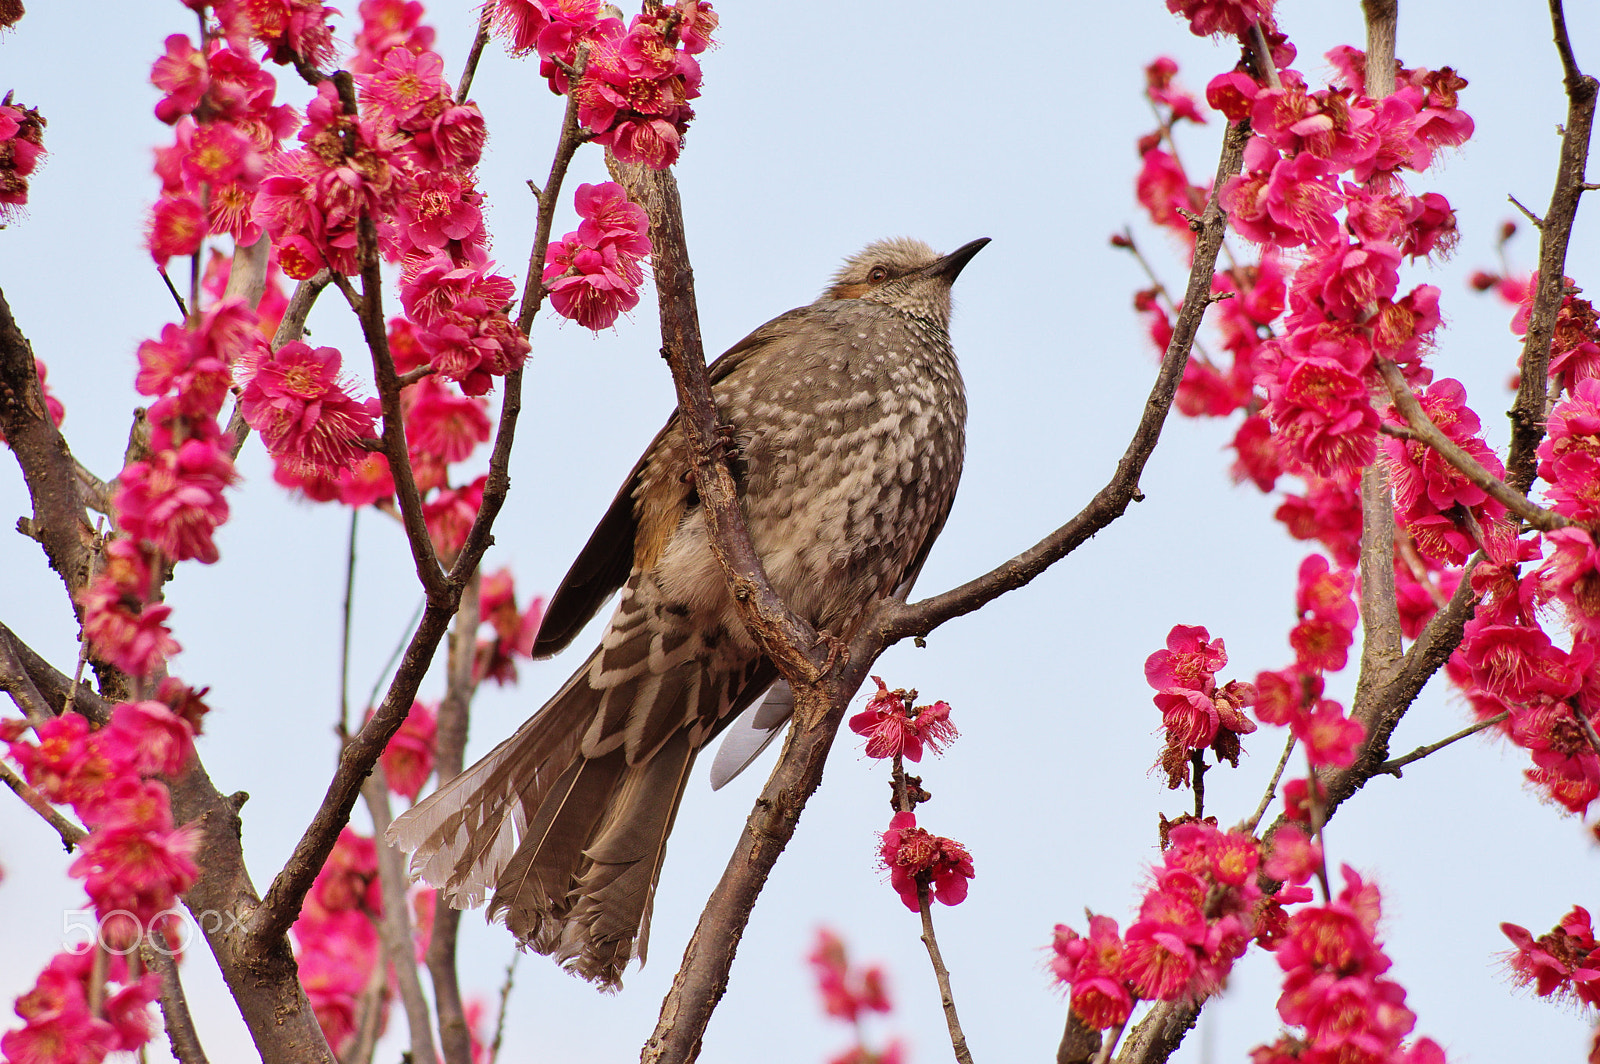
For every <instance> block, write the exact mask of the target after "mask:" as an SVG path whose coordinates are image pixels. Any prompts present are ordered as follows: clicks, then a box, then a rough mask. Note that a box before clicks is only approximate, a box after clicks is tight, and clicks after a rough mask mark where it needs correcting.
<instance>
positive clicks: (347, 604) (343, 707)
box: [339, 506, 361, 745]
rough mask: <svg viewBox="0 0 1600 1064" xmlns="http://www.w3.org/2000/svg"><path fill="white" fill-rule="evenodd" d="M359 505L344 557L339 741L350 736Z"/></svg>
mask: <svg viewBox="0 0 1600 1064" xmlns="http://www.w3.org/2000/svg"><path fill="white" fill-rule="evenodd" d="M360 513H361V508H360V507H359V506H352V507H350V545H349V548H348V549H347V550H346V551H345V559H344V605H343V608H342V610H341V611H340V617H341V620H342V622H343V623H342V624H341V625H340V629H339V743H340V745H343V744H344V741H345V740H346V739H348V738H349V737H350V619H351V616H352V615H353V613H354V610H353V608H352V607H353V604H354V602H355V593H356V517H357V515H359V514H360Z"/></svg>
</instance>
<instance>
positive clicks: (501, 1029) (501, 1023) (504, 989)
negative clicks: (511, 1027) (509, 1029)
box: [489, 950, 522, 1064]
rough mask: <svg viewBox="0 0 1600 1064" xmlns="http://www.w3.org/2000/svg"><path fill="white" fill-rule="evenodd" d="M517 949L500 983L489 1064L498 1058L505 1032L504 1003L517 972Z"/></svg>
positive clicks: (519, 954) (509, 997) (508, 1000)
mask: <svg viewBox="0 0 1600 1064" xmlns="http://www.w3.org/2000/svg"><path fill="white" fill-rule="evenodd" d="M521 957H522V952H521V951H520V950H519V951H517V952H514V953H512V954H511V960H510V961H509V962H508V963H507V964H506V977H505V981H504V982H502V983H501V984H500V1010H499V1011H498V1012H497V1013H496V1014H495V1019H494V1041H492V1042H490V1043H489V1064H495V1062H496V1061H498V1060H499V1059H500V1041H501V1039H502V1037H503V1036H504V1035H505V1033H506V1005H507V1004H509V1003H510V1001H511V980H512V977H513V976H514V975H516V972H517V961H518V960H519V959H521Z"/></svg>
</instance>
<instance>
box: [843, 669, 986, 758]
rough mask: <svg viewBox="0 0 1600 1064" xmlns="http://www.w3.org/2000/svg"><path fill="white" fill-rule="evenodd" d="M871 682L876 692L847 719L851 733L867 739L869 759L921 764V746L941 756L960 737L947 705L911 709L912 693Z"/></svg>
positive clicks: (935, 704)
mask: <svg viewBox="0 0 1600 1064" xmlns="http://www.w3.org/2000/svg"><path fill="white" fill-rule="evenodd" d="M872 682H873V683H875V684H877V685H878V690H877V693H876V694H874V695H873V696H872V697H871V698H869V699H868V700H867V705H866V708H865V709H863V710H862V711H861V712H860V713H857V714H856V715H855V716H853V717H851V718H850V730H851V731H853V732H855V733H856V734H857V735H860V736H862V737H863V738H865V739H866V740H867V747H866V754H867V756H868V757H875V758H889V757H901V758H904V759H905V760H907V761H921V760H922V751H923V747H924V746H926V747H927V748H928V749H929V750H931V751H933V752H934V753H936V754H938V753H943V752H944V748H945V747H947V746H949V745H950V744H951V743H952V742H954V741H955V740H956V738H957V737H958V736H959V735H960V733H959V732H957V731H956V726H955V725H954V724H952V723H950V704H949V703H948V702H935V703H934V704H933V705H931V706H917V707H915V708H913V707H912V706H910V705H909V703H912V702H915V701H916V700H917V693H916V692H915V691H906V690H904V689H901V688H896V689H895V690H893V691H891V690H889V687H888V685H887V684H885V683H884V682H883V680H882V679H880V678H879V677H877V676H874V677H873V678H872Z"/></svg>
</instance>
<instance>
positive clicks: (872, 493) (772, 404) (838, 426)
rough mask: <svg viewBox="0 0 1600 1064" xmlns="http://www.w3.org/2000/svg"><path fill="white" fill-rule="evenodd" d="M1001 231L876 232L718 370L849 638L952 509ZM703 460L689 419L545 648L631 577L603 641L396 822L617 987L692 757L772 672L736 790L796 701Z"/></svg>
mask: <svg viewBox="0 0 1600 1064" xmlns="http://www.w3.org/2000/svg"><path fill="white" fill-rule="evenodd" d="M988 242H989V241H988V239H987V238H985V239H981V240H974V241H972V242H971V243H970V244H966V245H965V246H963V247H961V248H960V249H958V250H956V251H954V252H952V253H951V254H949V255H945V256H943V257H940V256H939V255H937V254H936V253H935V252H934V251H933V250H932V249H931V248H929V247H928V246H927V245H926V244H923V243H922V242H920V241H916V240H906V239H898V240H884V241H879V242H878V243H875V244H871V245H869V246H868V247H867V248H866V249H865V250H863V251H862V252H861V253H860V254H858V255H855V256H853V257H852V258H850V259H849V260H848V261H847V262H846V263H845V264H844V266H843V267H842V268H841V269H840V270H839V271H838V273H837V274H835V275H834V278H833V282H832V284H830V285H829V287H828V289H827V290H826V291H825V292H823V294H822V296H821V297H820V298H819V299H818V300H817V301H816V302H814V303H812V304H810V305H809V306H804V307H800V308H798V309H796V310H791V311H789V312H788V313H787V314H783V315H780V316H779V317H777V318H774V319H773V320H771V321H769V322H768V323H767V324H765V325H763V326H761V328H759V329H757V330H756V331H755V332H753V333H751V334H750V335H749V336H747V337H745V338H744V339H743V340H741V341H739V343H737V344H735V345H734V346H733V347H732V349H730V350H729V351H728V352H727V353H726V354H724V355H723V356H722V357H721V358H719V359H717V361H716V362H714V363H713V364H712V365H711V367H710V376H711V384H712V394H713V397H714V398H715V400H716V405H717V410H718V414H719V417H720V420H721V421H722V422H723V423H725V424H726V425H728V426H731V429H732V449H731V455H730V460H731V466H732V469H733V473H734V477H735V479H736V481H737V483H738V486H739V493H740V498H741V500H742V505H743V507H744V513H745V521H746V523H747V525H748V527H749V530H750V539H751V543H752V544H753V546H754V547H755V550H756V553H757V554H758V555H759V556H760V557H761V560H762V563H763V564H764V566H765V567H766V571H767V576H768V578H769V579H770V580H771V583H772V586H773V588H774V589H775V590H776V591H777V592H778V594H779V595H780V596H782V598H783V600H784V601H785V602H786V603H787V604H788V605H789V607H790V608H791V609H793V610H794V611H795V612H796V613H797V614H799V615H800V616H802V617H804V618H805V619H806V620H807V621H809V622H810V623H811V624H812V625H813V626H815V627H816V628H817V629H818V630H819V631H822V632H826V633H828V634H829V635H831V636H833V637H834V638H836V639H840V640H848V639H849V638H850V637H851V636H852V635H853V634H854V633H855V630H856V627H857V625H859V624H860V622H861V620H862V618H863V617H864V616H865V614H866V611H867V608H868V607H869V606H870V605H871V604H872V602H873V601H874V600H876V599H878V598H881V597H883V596H887V595H893V594H897V593H898V594H901V595H904V594H905V593H906V591H908V590H909V588H910V585H911V582H912V581H913V580H915V579H916V576H917V573H918V571H919V570H920V569H921V568H922V564H923V562H924V560H926V558H927V556H928V550H929V548H930V547H932V545H933V541H934V539H935V537H937V536H938V534H939V530H940V529H941V528H943V527H944V522H945V517H946V516H947V515H948V514H949V512H950V504H951V501H952V500H953V499H954V498H955V493H956V484H957V482H958V481H959V480H960V478H961V463H962V457H963V453H964V451H965V446H966V417H967V401H966V392H965V389H964V388H963V386H962V383H961V374H960V372H959V370H958V369H957V367H956V358H955V352H954V351H953V350H952V349H951V347H950V336H949V332H948V326H949V322H950V286H951V284H952V283H953V282H954V281H955V279H956V276H957V275H958V274H959V273H960V272H961V269H962V267H964V266H965V265H966V264H967V262H968V261H969V260H970V259H971V258H972V256H974V255H976V254H977V253H978V251H979V250H980V249H982V247H983V246H984V245H985V244H987V243H988ZM690 467H691V463H690V459H689V452H688V447H687V444H686V443H685V441H684V438H683V433H682V429H681V428H680V426H679V424H678V416H677V414H676V413H674V414H673V416H672V417H671V418H670V419H668V421H667V425H666V427H665V428H663V429H662V430H661V432H660V433H658V434H657V436H656V438H655V440H654V442H652V443H651V444H650V447H649V448H648V449H647V450H646V451H645V453H644V457H643V458H641V459H639V463H638V464H637V465H636V466H634V468H633V472H632V473H630V474H629V475H628V479H627V480H626V481H625V482H624V483H623V485H622V489H621V490H620V491H619V492H617V497H616V500H615V501H614V502H612V504H611V508H610V510H608V511H607V512H606V515H605V517H604V518H602V519H601V521H600V525H599V527H598V528H596V529H595V531H594V534H593V535H592V536H590V537H589V542H588V544H587V545H586V546H585V547H584V548H583V552H582V553H581V554H580V555H579V556H578V560H577V561H576V562H574V563H573V566H572V569H571V571H570V572H568V573H567V576H566V579H564V580H563V581H562V582H561V587H560V588H559V589H558V590H557V591H556V593H555V595H554V596H553V597H552V599H551V601H550V606H549V608H548V610H547V611H546V612H545V616H544V623H543V626H542V627H541V628H540V630H539V636H538V642H537V644H536V646H535V647H534V656H535V657H543V656H547V655H550V654H554V653H555V652H556V651H558V650H561V649H562V648H563V647H565V646H566V645H567V644H568V643H570V642H571V641H572V639H573V637H574V636H576V635H577V634H578V631H579V630H580V629H581V628H582V627H583V626H584V625H585V624H586V623H588V621H589V620H590V618H592V617H593V616H594V615H595V613H596V612H597V611H598V610H599V609H600V607H601V606H602V605H604V604H605V602H606V600H607V599H609V598H610V597H611V595H612V594H613V593H614V592H616V591H617V589H618V588H619V587H620V588H621V589H622V595H621V598H620V600H619V602H618V604H617V608H616V613H615V614H614V615H613V616H612V618H611V624H610V626H609V627H608V628H607V629H606V632H605V635H604V636H602V637H601V640H600V646H599V647H598V648H596V649H595V651H594V653H592V654H590V655H589V658H588V660H587V661H585V662H584V663H583V666H582V667H581V668H579V669H578V671H577V672H576V673H575V674H574V675H573V676H572V678H571V679H570V680H568V681H567V682H566V684H565V685H564V686H563V687H562V688H561V690H560V691H558V692H556V695H555V697H554V698H552V699H551V700H550V701H549V702H548V703H547V704H546V705H545V706H544V708H543V709H541V710H540V711H539V712H537V713H535V714H534V715H533V716H532V717H530V718H529V719H528V721H527V722H526V723H524V724H523V725H522V727H520V728H518V729H517V731H516V734H514V735H512V736H511V738H509V739H507V740H506V741H505V742H503V743H501V744H500V745H499V746H497V747H496V748H495V749H494V750H493V751H492V752H491V753H490V754H489V755H488V756H487V757H485V758H484V759H483V760H481V761H479V762H478V763H477V764H476V765H473V766H472V767H471V768H469V769H467V770H466V771H465V772H463V773H462V774H461V775H459V776H457V777H456V778H455V779H453V780H451V781H450V782H448V783H446V784H444V785H443V786H441V787H440V788H439V789H438V790H437V791H436V792H434V793H433V794H432V795H431V796H429V797H428V798H427V799H426V800H425V801H423V802H421V803H419V804H418V805H417V806H415V807H414V808H413V809H411V810H410V811H408V812H407V813H405V814H404V815H402V816H401V817H399V818H398V819H396V820H395V822H394V824H393V826H391V827H390V829H389V834H388V838H389V840H390V841H391V842H392V843H394V844H395V845H397V846H399V847H400V848H401V849H403V850H408V851H412V852H413V854H414V856H413V857H412V859H411V872H412V875H413V876H414V877H416V878H419V879H422V880H425V881H426V882H428V883H430V884H432V885H434V886H435V887H439V888H441V889H443V890H444V891H445V894H446V896H447V897H448V899H449V901H450V903H451V904H452V905H454V906H456V907H457V908H468V907H471V906H476V905H478V904H480V903H481V902H482V901H483V900H484V898H485V896H486V895H489V894H490V892H491V891H492V892H493V893H492V896H491V897H490V903H489V918H490V919H491V920H492V919H496V918H503V919H504V920H505V923H506V926H507V927H508V928H509V929H510V930H511V931H512V933H513V934H515V935H516V936H517V940H518V942H519V943H520V944H522V945H525V946H526V945H531V946H532V947H533V948H534V949H535V950H537V951H538V952H540V953H547V954H550V955H551V956H553V957H554V958H555V959H556V960H557V961H559V962H561V963H562V964H564V965H565V966H566V967H567V968H568V969H569V970H570V971H573V972H575V973H577V974H578V975H581V976H583V977H584V978H586V979H590V980H594V981H595V982H598V983H600V984H602V985H603V986H605V987H606V988H616V987H618V986H620V985H621V974H622V969H623V968H624V967H625V966H626V964H627V962H628V961H629V960H630V959H631V958H632V957H634V956H637V957H639V959H640V960H641V961H643V959H644V956H645V947H646V942H647V939H648V934H649V923H650V909H651V902H652V900H653V897H654V894H655V886H656V880H657V879H658V877H659V876H660V874H661V860H662V856H663V854H664V852H665V849H666V842H667V834H668V832H670V831H671V830H672V822H673V818H674V817H675V816H676V815H677V811H678V803H679V801H680V800H681V799H682V797H683V791H684V786H685V784H686V783H687V781H688V777H689V769H690V766H691V765H692V764H693V763H694V758H695V754H696V753H697V752H698V751H699V750H700V748H701V747H702V746H704V745H705V744H706V743H707V742H708V741H709V740H710V739H711V738H712V737H713V736H714V735H716V734H717V733H718V732H719V731H721V730H722V729H723V728H724V727H725V726H727V725H728V724H730V723H731V722H732V721H733V719H734V718H735V717H736V716H738V715H739V714H740V713H742V712H743V711H744V710H745V709H746V708H747V707H749V706H750V705H752V704H753V703H754V702H755V701H756V699H757V698H758V697H760V695H761V694H762V692H764V691H767V690H768V689H769V688H773V694H772V695H770V696H769V697H768V699H767V701H766V702H765V703H764V704H763V705H762V706H761V707H759V709H758V710H757V711H756V712H754V713H752V714H751V717H752V718H753V720H752V722H751V723H749V724H744V725H742V726H741V727H740V728H737V729H734V731H733V732H731V733H730V743H725V744H724V749H723V751H722V754H721V756H719V758H718V762H717V765H716V766H715V769H714V777H715V779H714V783H715V785H717V786H720V785H721V783H723V782H725V781H726V780H727V779H728V778H730V777H731V776H732V775H733V774H735V773H737V772H738V771H739V770H740V769H742V768H743V767H744V766H745V765H746V764H748V763H749V761H750V760H751V759H753V758H754V757H755V755H756V754H757V753H759V752H760V749H761V747H762V746H764V745H765V743H766V741H767V740H768V739H770V738H771V737H772V736H774V735H776V734H777V731H778V729H779V728H780V727H781V726H782V724H783V723H784V721H785V720H786V719H787V717H788V715H789V709H790V701H789V700H788V699H786V698H785V697H784V695H785V693H786V688H784V687H783V685H782V684H778V685H777V687H774V682H775V681H776V680H777V679H778V675H777V670H776V669H775V668H774V666H773V665H772V662H771V661H770V660H768V659H767V658H766V657H765V656H764V655H762V654H761V652H760V651H759V650H758V649H757V648H756V645H755V643H754V642H753V641H752V640H751V639H750V637H749V635H748V633H747V632H746V630H745V628H744V626H743V624H742V623H741V622H740V620H739V615H738V612H737V611H736V610H735V609H734V606H733V602H732V599H731V598H730V596H729V594H728V589H727V583H726V580H725V578H724V576H723V573H722V570H721V568H720V567H719V566H718V564H717V561H716V558H715V557H714V556H713V555H712V552H711V548H710V546H709V540H708V533H707V530H706V524H705V518H704V516H703V514H702V513H701V509H700V505H699V497H698V495H697V493H696V491H695V488H694V483H693V480H692V478H689V477H687V476H686V473H687V471H688V470H689V469H690Z"/></svg>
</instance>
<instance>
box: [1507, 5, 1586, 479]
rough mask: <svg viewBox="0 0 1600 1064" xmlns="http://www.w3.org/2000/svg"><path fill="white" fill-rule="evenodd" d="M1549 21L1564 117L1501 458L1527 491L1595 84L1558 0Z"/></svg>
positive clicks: (1538, 436) (1544, 410)
mask: <svg viewBox="0 0 1600 1064" xmlns="http://www.w3.org/2000/svg"><path fill="white" fill-rule="evenodd" d="M1550 22H1551V25H1552V27H1553V29H1554V33H1555V42H1556V52H1557V53H1558V54H1559V55H1560V57H1561V67H1562V72H1563V78H1562V80H1563V82H1564V83H1565V85H1566V90H1567V120H1566V123H1565V125H1564V126H1563V129H1562V134H1561V154H1560V157H1559V161H1558V162H1557V163H1556V183H1555V189H1554V190H1553V191H1552V192H1551V193H1550V207H1549V209H1548V210H1546V211H1545V215H1544V219H1543V221H1541V222H1540V223H1539V226H1538V229H1539V286H1538V289H1537V290H1536V291H1535V292H1534V297H1533V308H1532V311H1531V312H1530V313H1529V315H1528V331H1527V332H1526V333H1525V334H1524V336H1523V341H1522V380H1521V383H1520V384H1519V385H1518V387H1517V398H1516V402H1515V403H1514V404H1513V405H1512V407H1511V410H1510V412H1509V414H1508V416H1509V417H1510V418H1511V454H1510V457H1509V458H1508V459H1507V461H1506V471H1507V475H1506V479H1507V480H1508V481H1509V482H1510V484H1511V486H1512V487H1513V488H1514V489H1516V490H1517V491H1518V492H1521V493H1522V494H1524V495H1526V494H1527V492H1528V489H1529V488H1530V487H1532V486H1533V478H1534V476H1535V473H1536V472H1537V461H1536V458H1537V456H1536V455H1535V453H1534V452H1535V451H1536V450H1537V448H1538V446H1539V441H1540V440H1542V439H1543V438H1544V432H1545V418H1546V414H1547V413H1548V407H1547V398H1546V396H1547V393H1546V387H1547V383H1548V376H1549V367H1550V343H1551V340H1552V339H1553V338H1554V336H1555V327H1556V315H1557V314H1558V313H1559V312H1560V310H1561V302H1562V296H1563V293H1562V287H1563V284H1564V282H1565V278H1566V265H1567V245H1568V243H1569V242H1570V241H1571V239H1572V223H1573V220H1574V219H1575V218H1576V217H1577V214H1578V200H1579V199H1580V198H1581V197H1582V195H1583V186H1584V170H1585V167H1586V166H1587V164H1588V159H1589V137H1590V134H1591V133H1592V131H1593V129H1594V112H1595V100H1596V95H1597V90H1600V83H1597V82H1596V81H1595V79H1594V78H1593V77H1592V76H1590V75H1587V74H1584V73H1583V72H1582V71H1580V70H1579V69H1578V63H1577V60H1576V59H1575V58H1574V57H1573V54H1572V42H1571V41H1570V39H1569V38H1568V37H1567V20H1566V14H1565V12H1564V11H1563V10H1562V6H1561V0H1550Z"/></svg>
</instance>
